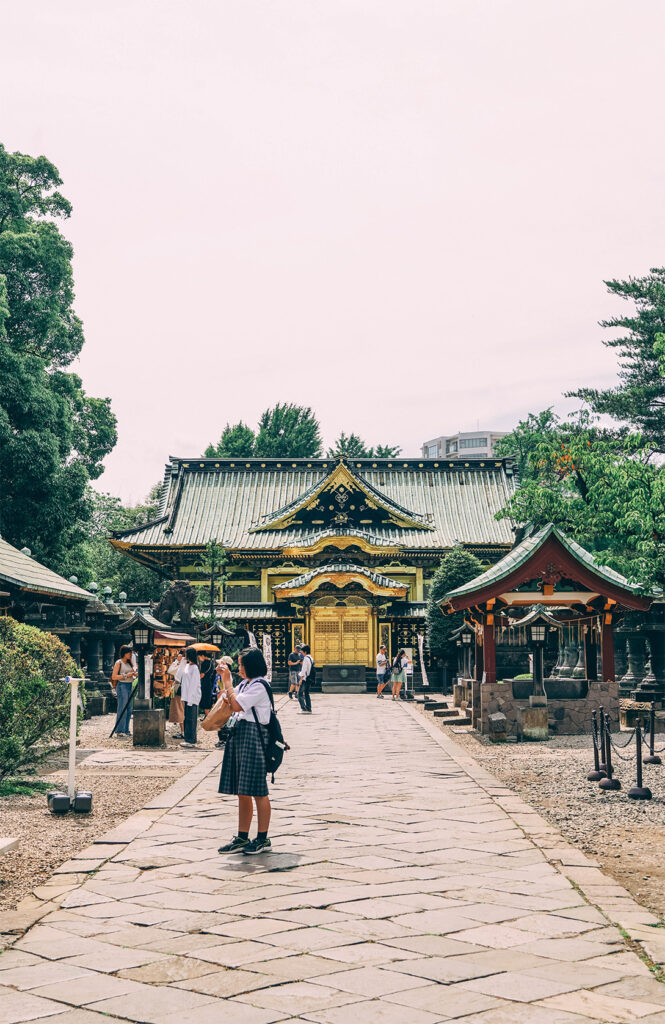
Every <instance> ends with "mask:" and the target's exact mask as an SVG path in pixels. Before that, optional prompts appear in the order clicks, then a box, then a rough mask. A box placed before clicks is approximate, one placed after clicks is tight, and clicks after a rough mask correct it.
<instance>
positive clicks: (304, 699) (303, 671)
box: [298, 644, 314, 715]
mask: <svg viewBox="0 0 665 1024" xmlns="http://www.w3.org/2000/svg"><path fill="white" fill-rule="evenodd" d="M302 653H303V659H302V664H301V666H300V672H299V676H298V679H299V682H298V700H299V702H300V707H301V710H302V712H303V713H304V714H306V715H311V713H312V701H311V698H310V695H309V688H310V685H311V684H312V683H313V682H314V680H313V678H312V668H313V665H314V662H313V661H312V656H311V654H310V653H309V644H303V645H302Z"/></svg>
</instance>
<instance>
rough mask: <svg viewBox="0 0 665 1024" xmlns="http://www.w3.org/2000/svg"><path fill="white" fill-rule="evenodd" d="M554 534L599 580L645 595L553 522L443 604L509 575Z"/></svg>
mask: <svg viewBox="0 0 665 1024" xmlns="http://www.w3.org/2000/svg"><path fill="white" fill-rule="evenodd" d="M552 536H554V537H556V539H557V540H558V541H559V542H560V544H562V545H563V547H564V548H566V549H567V550H568V551H569V552H570V554H571V555H573V557H574V558H576V559H577V560H578V561H579V562H581V563H582V564H583V565H585V566H586V567H587V568H588V569H589V570H590V571H591V572H593V573H595V574H596V576H599V577H600V578H601V579H603V580H605V581H606V582H607V583H611V584H612V585H613V586H615V587H621V588H622V589H623V590H627V591H629V592H630V593H633V594H646V593H649V591H648V590H647V589H646V588H645V587H644V586H642V585H641V584H639V583H631V582H630V581H629V580H627V579H626V577H625V576H622V575H621V573H620V572H616V571H615V570H614V569H610V568H609V567H608V566H606V565H599V564H598V563H597V562H596V561H595V560H594V558H593V555H591V554H590V553H589V552H588V551H587V550H586V549H585V548H583V547H581V546H580V545H579V544H578V543H577V542H576V541H574V540H572V539H571V538H570V537H568V536H566V534H565V533H562V532H561V530H559V529H558V527H556V526H555V525H554V524H553V523H548V524H547V525H546V526H543V527H541V529H540V530H536V532H535V533H532V534H530V536H528V537H525V538H524V540H523V541H521V542H520V543H519V544H516V545H515V547H514V548H513V549H512V551H509V552H508V554H507V555H504V557H503V558H501V559H500V560H499V561H498V562H496V563H495V565H492V566H490V568H489V569H487V570H486V571H485V572H483V573H481V574H480V576H476V578H475V579H473V580H471V581H470V582H469V583H465V584H463V586H461V587H457V589H456V590H451V591H450V593H449V594H446V596H445V598H444V599H443V602H442V603H445V602H446V601H450V600H453V599H454V598H457V597H464V596H465V595H467V594H473V593H474V592H475V591H477V590H482V589H484V588H485V587H487V586H490V585H491V584H493V583H498V582H500V580H502V579H504V577H506V576H509V575H510V574H511V573H512V572H514V571H515V569H518V568H519V567H520V566H521V565H523V564H524V563H525V562H526V561H527V560H528V559H529V558H530V557H531V556H532V555H533V554H534V553H535V552H536V551H538V549H539V548H541V547H542V545H543V544H544V543H545V541H546V540H547V539H548V538H549V537H552Z"/></svg>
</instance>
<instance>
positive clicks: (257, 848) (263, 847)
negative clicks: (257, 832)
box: [242, 839, 272, 857]
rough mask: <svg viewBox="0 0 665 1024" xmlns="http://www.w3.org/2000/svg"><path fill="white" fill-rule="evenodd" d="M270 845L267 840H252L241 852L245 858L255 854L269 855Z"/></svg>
mask: <svg viewBox="0 0 665 1024" xmlns="http://www.w3.org/2000/svg"><path fill="white" fill-rule="evenodd" d="M271 850H272V843H271V842H270V840H269V839H252V840H251V842H249V843H247V846H246V847H245V849H244V850H243V851H242V852H243V853H244V854H245V855H246V856H248V857H251V856H253V855H254V854H255V853H270V852H271Z"/></svg>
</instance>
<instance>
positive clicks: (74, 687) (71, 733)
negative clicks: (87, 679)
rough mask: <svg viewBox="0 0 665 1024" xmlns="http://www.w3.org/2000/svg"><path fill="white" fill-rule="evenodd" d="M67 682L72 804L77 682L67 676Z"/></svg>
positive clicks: (68, 787) (74, 794)
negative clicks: (69, 687)
mask: <svg viewBox="0 0 665 1024" xmlns="http://www.w3.org/2000/svg"><path fill="white" fill-rule="evenodd" d="M67 682H68V683H69V685H70V686H71V693H70V699H69V773H68V778H67V793H68V795H69V799H70V801H71V802H72V804H73V801H74V797H75V796H76V784H75V780H74V776H75V773H76V718H77V711H78V694H79V681H78V679H74V678H73V677H72V676H67Z"/></svg>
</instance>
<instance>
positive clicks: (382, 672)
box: [376, 644, 390, 700]
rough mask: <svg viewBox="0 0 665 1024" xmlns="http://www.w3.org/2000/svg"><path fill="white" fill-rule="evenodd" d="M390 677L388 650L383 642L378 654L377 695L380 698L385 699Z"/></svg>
mask: <svg viewBox="0 0 665 1024" xmlns="http://www.w3.org/2000/svg"><path fill="white" fill-rule="evenodd" d="M389 679H390V664H389V663H388V651H387V648H386V645H385V644H381V646H380V647H379V653H378V654H377V656H376V695H377V697H378V698H379V700H383V691H384V689H385V687H386V686H387V685H388V680H389Z"/></svg>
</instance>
